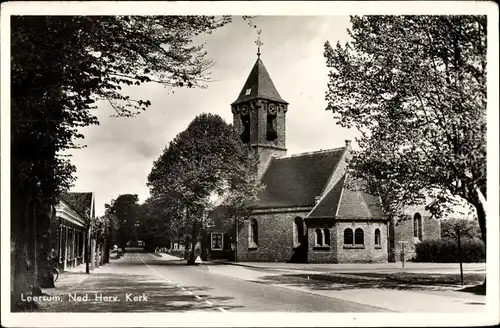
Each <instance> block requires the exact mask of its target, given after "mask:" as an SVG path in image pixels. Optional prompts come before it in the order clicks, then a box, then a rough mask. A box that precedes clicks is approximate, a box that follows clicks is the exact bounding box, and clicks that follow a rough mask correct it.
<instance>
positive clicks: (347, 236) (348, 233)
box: [344, 228, 354, 245]
mask: <svg viewBox="0 0 500 328" xmlns="http://www.w3.org/2000/svg"><path fill="white" fill-rule="evenodd" d="M352 244H354V243H353V235H352V229H350V228H347V229H345V230H344V245H352Z"/></svg>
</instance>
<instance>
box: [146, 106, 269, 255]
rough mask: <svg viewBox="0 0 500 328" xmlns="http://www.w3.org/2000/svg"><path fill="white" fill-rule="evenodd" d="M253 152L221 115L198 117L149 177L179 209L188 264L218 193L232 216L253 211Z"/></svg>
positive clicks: (156, 192) (156, 193)
mask: <svg viewBox="0 0 500 328" xmlns="http://www.w3.org/2000/svg"><path fill="white" fill-rule="evenodd" d="M255 165H256V160H255V157H254V156H253V153H251V152H250V150H249V149H248V148H247V147H246V146H244V145H243V144H242V143H241V141H240V140H239V139H238V137H237V135H236V133H235V131H234V129H233V127H232V125H230V124H227V123H226V122H225V121H224V120H223V119H222V118H221V117H220V116H218V115H212V114H201V115H199V116H197V117H196V118H195V119H194V120H193V121H192V122H191V123H190V124H189V126H188V128H187V129H186V130H185V131H183V132H181V133H180V134H179V135H177V136H176V138H175V139H174V140H173V141H172V142H170V144H169V146H168V147H167V148H166V149H165V150H164V152H163V154H162V155H161V156H160V158H159V159H158V160H157V161H155V163H154V165H153V168H152V170H151V173H150V174H149V176H148V186H149V187H150V190H151V195H152V197H153V198H155V199H159V200H162V201H164V202H165V203H168V204H169V205H170V207H171V208H176V209H177V210H176V212H175V213H173V214H174V215H173V216H172V219H173V221H175V222H173V223H172V224H173V225H176V226H177V230H180V229H181V228H184V229H186V230H185V231H187V232H188V233H189V235H190V237H191V238H190V240H191V243H192V248H191V254H190V257H189V259H188V263H193V262H194V259H195V245H196V243H197V241H198V240H199V237H200V232H201V230H202V229H203V227H204V224H205V223H206V221H205V219H206V216H205V214H206V212H207V210H208V209H210V208H212V207H213V205H214V204H213V199H214V197H215V198H217V197H219V198H220V197H222V198H223V199H224V203H225V205H226V206H230V207H231V208H232V210H233V215H235V216H236V215H238V214H240V215H241V213H243V212H245V211H247V210H248V206H249V205H250V204H251V202H252V201H253V200H254V199H255V197H256V194H257V191H258V190H259V187H260V184H259V181H258V180H257V179H256V178H255V174H254V170H255Z"/></svg>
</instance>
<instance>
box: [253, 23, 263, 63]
mask: <svg viewBox="0 0 500 328" xmlns="http://www.w3.org/2000/svg"><path fill="white" fill-rule="evenodd" d="M261 33H262V29H260V30H258V31H257V40H256V41H255V44H256V45H257V57H259V58H260V46H262V45H264V43H262V41H260V34H261Z"/></svg>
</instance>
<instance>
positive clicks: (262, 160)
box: [256, 147, 286, 177]
mask: <svg viewBox="0 0 500 328" xmlns="http://www.w3.org/2000/svg"><path fill="white" fill-rule="evenodd" d="M256 151H257V154H258V158H259V163H258V165H257V175H258V176H259V177H262V175H263V174H264V172H265V171H266V169H267V167H268V166H269V163H270V162H271V159H272V157H283V156H286V150H284V149H276V148H268V147H258V148H257V149H256Z"/></svg>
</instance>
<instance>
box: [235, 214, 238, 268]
mask: <svg viewBox="0 0 500 328" xmlns="http://www.w3.org/2000/svg"><path fill="white" fill-rule="evenodd" d="M234 227H235V229H234V235H235V237H234V262H238V217H237V216H236V217H235V219H234Z"/></svg>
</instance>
